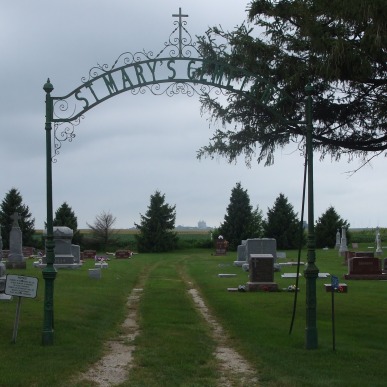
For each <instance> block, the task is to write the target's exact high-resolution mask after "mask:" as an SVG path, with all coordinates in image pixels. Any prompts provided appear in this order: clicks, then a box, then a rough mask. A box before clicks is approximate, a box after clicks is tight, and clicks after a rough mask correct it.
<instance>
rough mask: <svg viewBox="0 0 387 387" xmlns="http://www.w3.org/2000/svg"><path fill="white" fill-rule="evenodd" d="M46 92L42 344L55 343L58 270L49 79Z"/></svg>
mask: <svg viewBox="0 0 387 387" xmlns="http://www.w3.org/2000/svg"><path fill="white" fill-rule="evenodd" d="M43 89H44V91H45V92H46V125H45V129H46V179H47V182H46V183H47V239H46V262H47V265H46V267H45V268H44V269H43V271H42V273H43V279H44V281H45V291H44V318H43V334H42V344H43V345H52V344H53V343H54V280H55V277H56V270H55V267H54V262H55V253H54V246H55V245H54V228H53V210H52V155H51V130H52V124H51V122H52V114H53V106H52V98H51V95H50V93H51V92H52V91H53V90H54V87H53V86H52V84H51V83H50V80H49V79H48V80H47V83H45V85H44V86H43Z"/></svg>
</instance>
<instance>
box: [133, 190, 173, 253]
mask: <svg viewBox="0 0 387 387" xmlns="http://www.w3.org/2000/svg"><path fill="white" fill-rule="evenodd" d="M140 216H141V222H140V224H135V226H136V227H137V229H138V230H139V231H140V233H139V234H137V235H136V240H137V248H138V250H139V251H140V252H152V253H156V252H164V251H170V250H174V249H175V248H176V247H177V241H178V237H177V234H176V233H175V232H174V231H173V230H174V229H175V221H176V206H170V205H168V204H167V203H165V195H164V194H163V195H162V194H161V193H160V192H159V191H156V192H155V193H154V195H151V197H150V205H149V207H148V210H147V212H146V214H145V215H141V214H140Z"/></svg>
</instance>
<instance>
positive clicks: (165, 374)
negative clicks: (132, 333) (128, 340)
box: [125, 254, 217, 387]
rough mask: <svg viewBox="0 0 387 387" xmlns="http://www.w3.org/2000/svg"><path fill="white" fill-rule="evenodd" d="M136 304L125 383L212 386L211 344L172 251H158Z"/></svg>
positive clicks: (212, 347) (213, 364)
mask: <svg viewBox="0 0 387 387" xmlns="http://www.w3.org/2000/svg"><path fill="white" fill-rule="evenodd" d="M157 257H158V259H160V262H159V265H157V266H156V267H155V268H154V269H153V270H152V271H151V273H150V275H149V277H148V281H147V283H146V286H145V288H144V292H143V295H142V298H141V303H140V307H139V312H140V330H141V331H140V335H139V336H138V337H137V339H136V350H135V356H134V358H135V365H134V368H133V369H132V370H131V372H130V377H129V381H128V384H125V385H128V386H136V387H141V386H146V387H151V386H168V387H170V386H192V387H193V386H198V387H199V386H215V385H216V378H217V367H216V362H215V360H214V358H213V355H212V354H213V352H214V343H213V341H212V339H211V337H210V331H209V329H210V328H209V327H208V325H207V324H206V323H205V322H204V320H203V318H202V317H201V315H200V314H199V313H198V311H197V310H196V309H195V306H194V304H193V301H192V299H191V298H190V296H189V294H188V293H187V286H186V284H185V283H184V282H183V280H182V279H181V277H180V276H179V275H178V272H177V266H178V265H180V263H179V259H178V255H176V254H166V255H158V256H157Z"/></svg>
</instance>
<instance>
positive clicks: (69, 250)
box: [42, 226, 81, 269]
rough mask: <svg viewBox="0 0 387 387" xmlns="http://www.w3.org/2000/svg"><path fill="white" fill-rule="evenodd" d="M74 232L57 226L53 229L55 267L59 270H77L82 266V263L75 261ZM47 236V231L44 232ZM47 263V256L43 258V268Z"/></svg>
mask: <svg viewBox="0 0 387 387" xmlns="http://www.w3.org/2000/svg"><path fill="white" fill-rule="evenodd" d="M73 234H74V232H73V230H72V229H71V228H69V227H65V226H56V227H54V228H53V235H54V253H55V261H54V267H55V268H57V269H76V268H78V267H80V266H81V264H80V262H79V261H78V262H76V261H75V256H74V254H73V252H74V251H75V248H73V245H72V244H71V240H72V238H73ZM44 235H45V236H47V230H45V231H44ZM46 263H47V261H46V256H44V257H43V262H42V266H43V265H45V264H46Z"/></svg>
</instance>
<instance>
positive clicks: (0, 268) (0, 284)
mask: <svg viewBox="0 0 387 387" xmlns="http://www.w3.org/2000/svg"><path fill="white" fill-rule="evenodd" d="M5 274H6V269H5V265H4V263H3V239H2V237H1V224H0V294H4V290H5V281H6V279H7V277H6V276H5Z"/></svg>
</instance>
